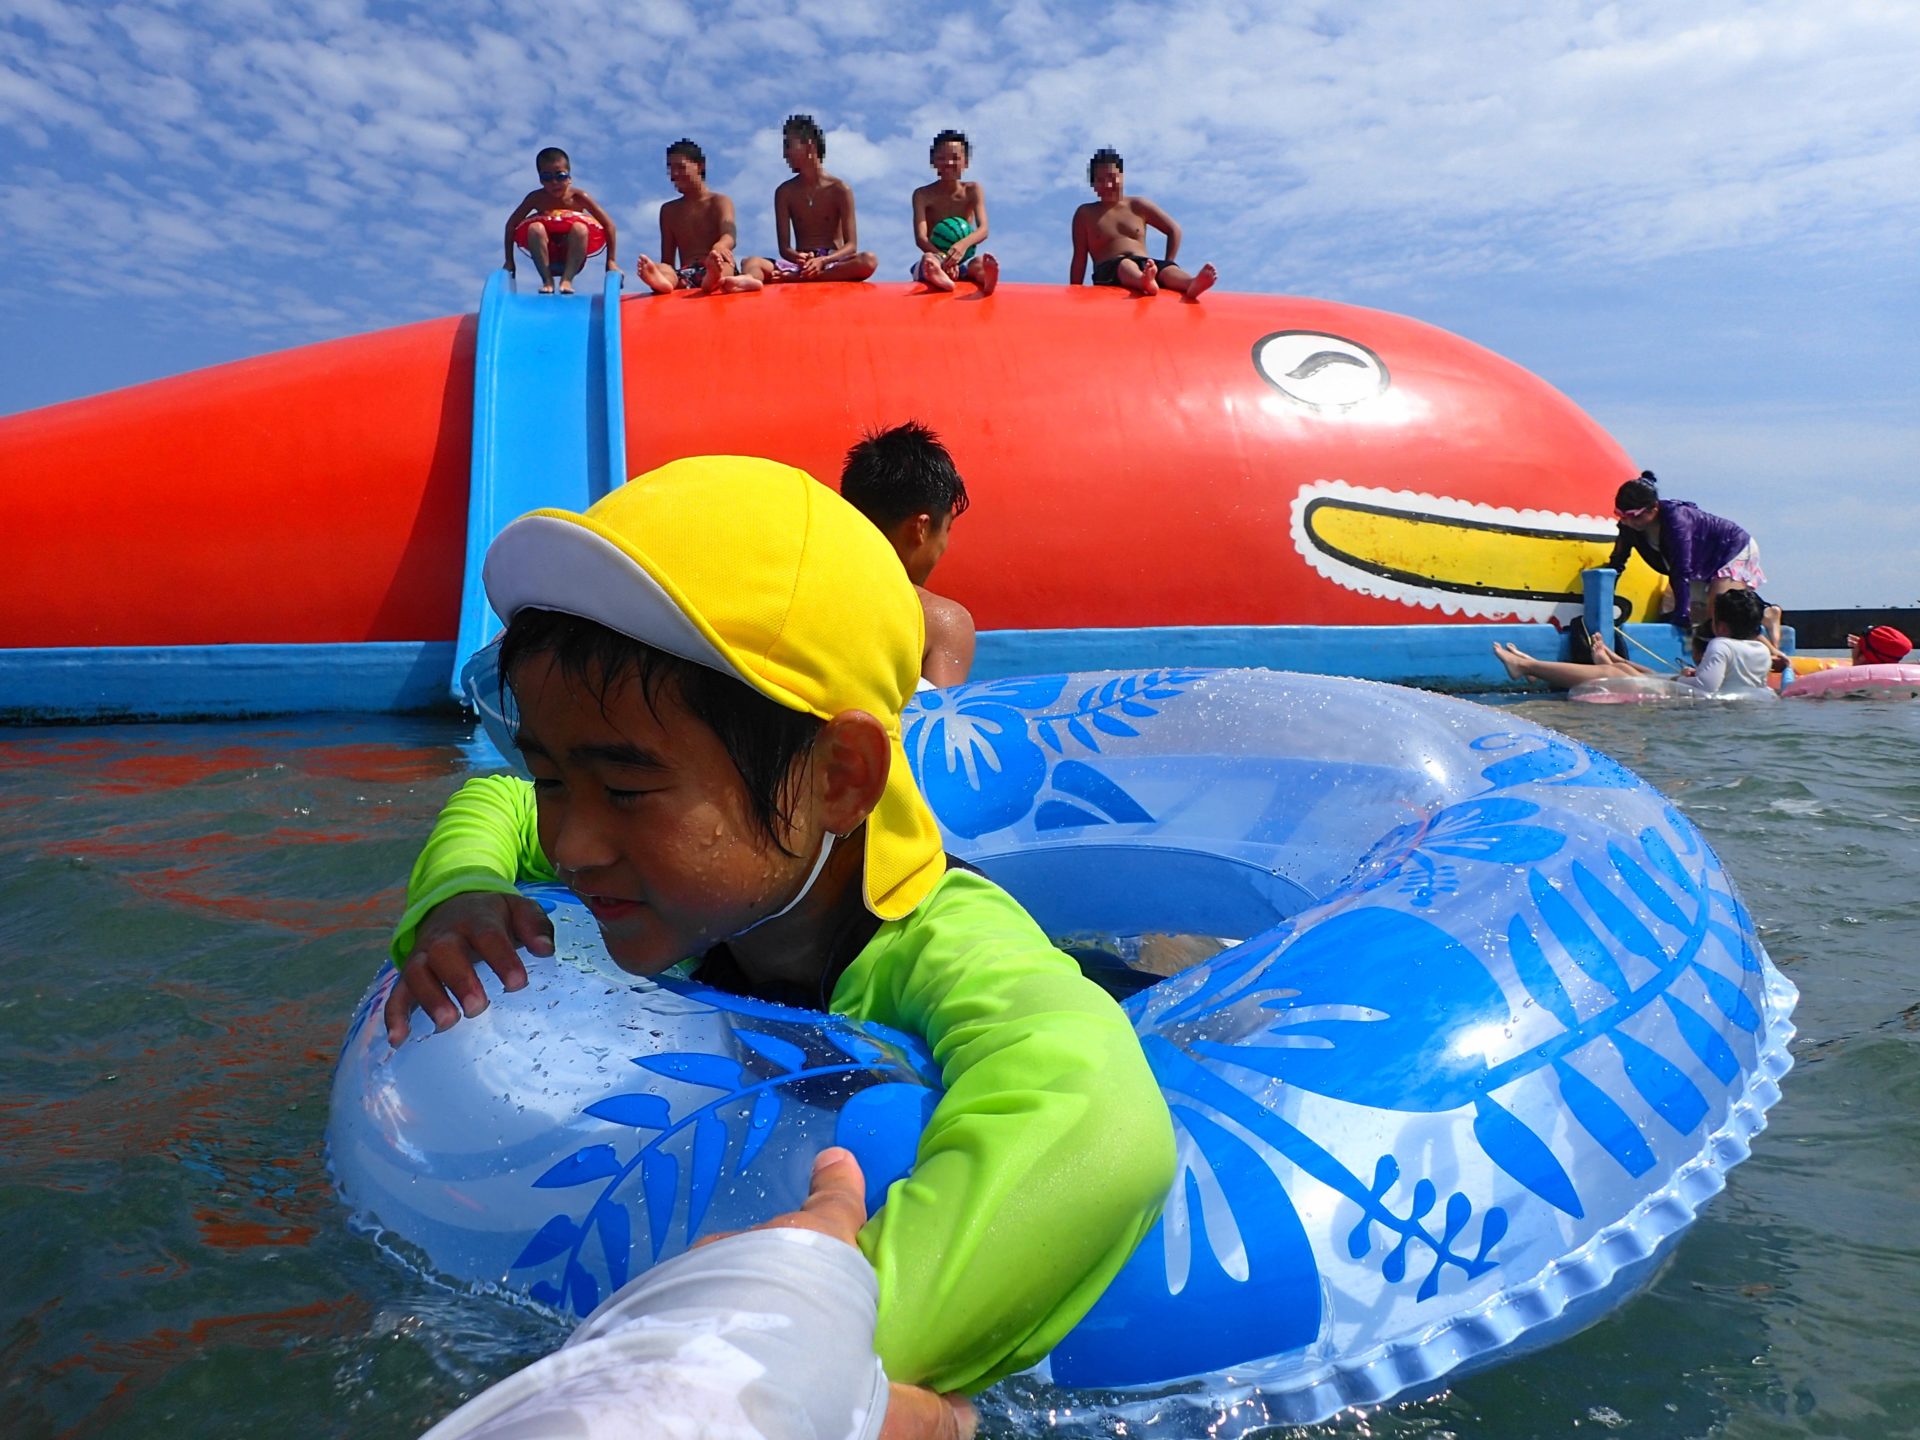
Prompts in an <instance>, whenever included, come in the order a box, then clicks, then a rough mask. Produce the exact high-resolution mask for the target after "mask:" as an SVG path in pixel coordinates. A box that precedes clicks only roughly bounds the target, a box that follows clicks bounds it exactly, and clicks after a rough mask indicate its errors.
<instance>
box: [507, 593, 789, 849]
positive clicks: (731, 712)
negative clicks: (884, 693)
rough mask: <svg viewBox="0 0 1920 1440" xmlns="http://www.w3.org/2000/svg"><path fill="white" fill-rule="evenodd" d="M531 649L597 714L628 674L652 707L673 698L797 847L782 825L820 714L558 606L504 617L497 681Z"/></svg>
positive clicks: (770, 825)
mask: <svg viewBox="0 0 1920 1440" xmlns="http://www.w3.org/2000/svg"><path fill="white" fill-rule="evenodd" d="M535 655H551V656H552V657H553V660H554V663H555V664H556V665H558V666H559V667H560V673H561V675H563V676H564V677H565V678H566V679H567V680H568V681H569V682H571V683H572V684H574V685H577V686H578V687H580V689H582V690H584V691H585V692H586V693H587V694H588V695H590V696H592V697H593V699H594V701H595V703H596V704H598V705H599V706H600V710H601V713H602V714H605V713H606V708H607V697H608V695H609V694H610V693H611V692H612V690H613V687H614V686H615V685H617V684H618V683H619V682H620V681H622V680H624V679H625V678H627V677H628V676H632V677H633V678H634V679H635V680H636V681H637V682H638V684H639V686H640V694H641V696H642V698H643V699H645V701H646V703H647V708H648V709H649V710H651V711H653V713H654V714H655V715H658V714H659V713H660V699H661V697H662V696H663V695H671V696H672V697H673V698H675V699H677V700H678V701H679V702H680V704H681V706H682V707H683V708H684V709H685V710H686V712H687V713H688V714H689V715H691V716H692V717H693V718H694V719H695V720H697V721H699V722H700V723H701V724H702V725H704V726H706V727H707V728H708V729H709V730H711V731H712V732H713V733H714V735H715V736H716V737H717V738H718V739H719V741H720V744H721V747H722V748H723V749H724V750H725V751H726V752H727V758H728V759H729V760H731V761H733V768H734V769H735V770H738V771H739V772H740V779H741V782H742V783H743V784H744V785H745V786H746V790H747V806H748V810H749V813H751V814H752V816H753V818H754V820H755V822H756V823H757V824H758V825H759V826H760V828H761V830H762V831H764V832H765V834H766V836H767V838H768V839H769V840H771V841H772V842H773V843H774V845H775V846H776V847H778V848H779V849H780V850H781V852H782V853H784V854H787V855H792V854H793V853H794V852H793V851H791V850H788V849H787V847H786V845H785V844H784V843H783V842H782V840H781V838H780V833H781V829H782V827H784V826H786V825H787V824H789V823H790V822H791V820H792V818H793V799H794V794H793V791H794V785H795V782H796V780H797V779H798V777H799V774H800V771H799V769H798V765H799V762H800V761H802V760H803V759H804V758H805V756H806V755H807V753H808V751H809V750H810V749H811V747H812V745H813V742H814V740H815V738H816V737H818V735H819V734H820V730H821V728H822V726H823V725H824V724H825V722H824V721H822V720H821V719H820V718H819V717H818V716H815V715H808V714H805V713H804V712H802V711H799V710H789V709H787V708H786V706H784V705H780V704H778V703H776V702H775V701H772V700H769V699H768V698H767V697H766V696H765V695H762V694H761V693H760V692H759V691H758V690H755V689H754V688H753V687H752V686H750V685H748V684H747V683H746V681H744V680H741V679H738V678H737V677H735V676H732V675H724V674H722V673H721V672H720V671H718V670H714V669H711V668H710V667H708V666H705V665H699V664H696V663H695V662H693V661H691V660H683V659H682V658H681V657H680V656H678V655H669V654H668V653H667V652H666V651H664V650H659V649H656V648H654V647H653V646H651V645H648V644H646V643H645V642H643V641H640V640H635V639H634V638H633V637H631V636H629V635H622V634H620V633H619V632H618V631H617V630H609V629H608V628H607V627H606V626H604V625H601V624H599V623H598V622H596V621H593V620H586V619H583V618H581V617H580V616H578V615H565V614H562V613H561V612H559V611H557V610H532V609H529V610H522V611H520V612H519V613H518V614H516V615H515V616H514V617H513V619H512V621H511V622H509V623H508V625H507V633H506V635H505V636H504V637H503V638H502V639H501V641H500V683H501V685H502V686H503V687H504V686H505V685H506V684H507V683H508V682H509V680H510V679H511V677H512V675H513V671H514V667H515V666H517V665H519V664H520V662H522V661H523V660H526V659H529V658H530V657H532V656H535Z"/></svg>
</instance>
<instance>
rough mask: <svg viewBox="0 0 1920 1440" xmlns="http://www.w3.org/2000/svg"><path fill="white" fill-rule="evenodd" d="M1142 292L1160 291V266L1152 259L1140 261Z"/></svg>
mask: <svg viewBox="0 0 1920 1440" xmlns="http://www.w3.org/2000/svg"><path fill="white" fill-rule="evenodd" d="M1140 293H1141V294H1142V295H1158V294H1159V293H1160V267H1159V266H1158V265H1156V264H1154V263H1153V261H1151V260H1142V261H1141V262H1140Z"/></svg>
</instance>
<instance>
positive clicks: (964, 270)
mask: <svg viewBox="0 0 1920 1440" xmlns="http://www.w3.org/2000/svg"><path fill="white" fill-rule="evenodd" d="M972 158H973V146H972V144H971V143H970V142H969V141H968V139H967V137H966V136H965V135H962V134H961V133H960V132H959V131H958V130H942V131H941V132H940V133H939V134H938V135H936V136H934V137H933V146H932V148H931V149H930V150H928V151H927V160H928V162H929V163H930V164H931V165H932V166H933V168H934V172H935V173H936V174H937V175H939V177H940V178H939V179H938V180H935V181H934V182H933V183H932V184H930V185H922V186H921V187H920V188H919V189H918V190H915V191H914V192H913V239H914V243H915V244H917V245H918V246H919V247H920V248H921V250H923V251H924V252H926V253H924V254H923V255H922V256H921V257H920V261H919V263H918V264H917V265H915V266H914V269H913V278H914V279H916V280H918V281H919V282H920V283H921V284H923V285H925V286H926V287H927V288H928V289H930V290H951V289H953V282H954V281H956V280H967V281H971V282H972V283H973V284H975V285H978V286H979V287H980V293H981V294H982V295H991V294H992V293H993V287H994V286H995V285H997V284H999V283H1000V262H999V261H998V260H996V259H994V258H993V256H991V255H981V254H979V253H978V251H979V249H980V246H981V243H982V242H983V241H985V240H986V238H987V196H986V192H985V191H984V190H983V189H982V188H981V186H980V182H979V181H978V180H966V179H963V178H962V177H963V176H964V175H965V174H966V169H967V162H968V161H969V160H971V159H972Z"/></svg>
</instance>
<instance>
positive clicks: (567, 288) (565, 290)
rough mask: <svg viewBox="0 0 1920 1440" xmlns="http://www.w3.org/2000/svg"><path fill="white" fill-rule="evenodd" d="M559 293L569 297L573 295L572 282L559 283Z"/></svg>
mask: <svg viewBox="0 0 1920 1440" xmlns="http://www.w3.org/2000/svg"><path fill="white" fill-rule="evenodd" d="M560 293H561V294H562V295H571V294H572V293H573V282H572V281H571V280H562V281H561V282H560Z"/></svg>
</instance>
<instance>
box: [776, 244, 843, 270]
mask: <svg viewBox="0 0 1920 1440" xmlns="http://www.w3.org/2000/svg"><path fill="white" fill-rule="evenodd" d="M801 253H802V254H805V255H831V254H832V253H833V246H831V245H822V246H821V247H820V248H819V249H818V250H805V251H802V252H801ZM773 268H774V269H775V270H777V271H779V272H780V273H781V274H782V275H798V274H799V273H800V267H799V266H798V265H797V264H795V263H794V262H793V261H791V260H788V259H786V258H785V257H784V256H782V257H781V258H779V259H776V260H775V261H774V262H773Z"/></svg>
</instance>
